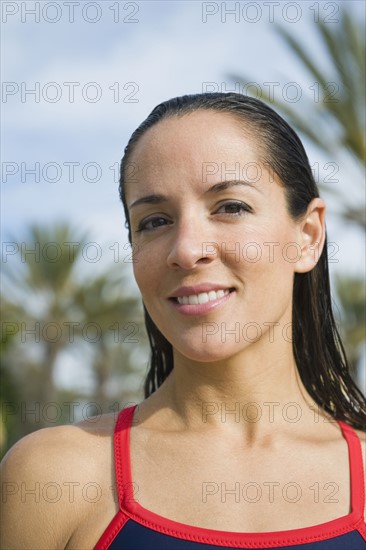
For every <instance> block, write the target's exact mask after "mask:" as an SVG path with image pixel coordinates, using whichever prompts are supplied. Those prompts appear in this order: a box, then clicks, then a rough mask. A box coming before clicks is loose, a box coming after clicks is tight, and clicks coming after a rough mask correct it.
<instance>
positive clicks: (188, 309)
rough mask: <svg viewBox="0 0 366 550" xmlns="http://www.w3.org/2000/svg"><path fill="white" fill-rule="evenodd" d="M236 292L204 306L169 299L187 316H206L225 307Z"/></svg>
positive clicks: (231, 292) (232, 291)
mask: <svg viewBox="0 0 366 550" xmlns="http://www.w3.org/2000/svg"><path fill="white" fill-rule="evenodd" d="M234 292H235V290H234V289H233V290H231V291H230V292H229V294H225V295H224V296H222V297H221V298H216V300H210V301H208V302H205V303H204V304H180V303H179V302H178V300H177V299H176V298H169V302H170V303H171V304H172V306H173V307H175V308H176V309H177V310H178V311H179V312H180V313H183V314H185V315H204V314H205V313H208V312H209V311H211V310H213V309H215V308H217V307H220V306H221V305H224V304H225V302H227V301H228V300H230V296H231V295H232V294H234Z"/></svg>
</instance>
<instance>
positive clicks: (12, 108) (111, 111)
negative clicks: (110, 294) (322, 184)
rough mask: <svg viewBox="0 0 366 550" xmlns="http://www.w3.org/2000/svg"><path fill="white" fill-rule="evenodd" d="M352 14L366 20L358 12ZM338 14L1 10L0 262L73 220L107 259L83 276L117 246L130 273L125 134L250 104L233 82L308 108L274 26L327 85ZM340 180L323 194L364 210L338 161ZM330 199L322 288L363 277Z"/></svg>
mask: <svg viewBox="0 0 366 550" xmlns="http://www.w3.org/2000/svg"><path fill="white" fill-rule="evenodd" d="M347 4H349V5H350V7H351V9H352V10H353V11H354V12H355V13H357V16H358V18H359V19H362V20H364V19H365V4H364V2H362V1H353V2H352V1H350V2H348V1H347ZM339 5H340V2H313V1H311V2H307V1H302V2H284V1H282V2H243V1H242V2H199V1H186V0H185V1H177V2H174V1H160V2H158V1H154V0H149V1H139V2H121V1H118V0H116V1H102V2H88V1H83V0H81V1H79V2H76V1H69V2H66V1H65V2H63V1H57V2H47V1H40V2H31V1H18V2H7V1H3V2H2V3H1V10H2V12H1V20H2V38H1V46H2V54H1V55H2V57H1V65H2V69H1V76H2V103H1V115H2V122H1V138H2V146H1V158H2V161H1V163H2V179H1V185H2V189H1V198H2V206H1V230H2V241H3V258H2V259H3V260H4V259H5V260H6V261H9V262H11V261H17V260H19V255H18V256H17V254H14V255H13V256H7V255H6V254H5V258H4V250H5V251H6V250H8V249H7V248H6V243H9V242H17V243H19V242H21V241H22V240H24V237H25V234H26V229H27V226H28V225H29V224H30V223H37V224H52V223H55V222H57V221H68V222H70V223H71V224H72V226H73V227H74V229H75V234H79V232H81V231H83V230H87V231H88V234H89V235H90V240H91V241H93V242H96V243H97V244H98V245H99V246H100V249H101V251H102V254H101V260H100V262H99V265H98V266H97V265H96V264H95V263H93V262H92V261H88V260H86V261H85V264H84V266H82V268H83V269H84V272H85V273H86V274H87V273H88V272H91V273H93V272H94V270H95V269H96V268H98V267H101V266H104V265H106V264H108V262H110V261H113V260H114V258H115V257H114V254H115V250H116V245H115V243H119V244H118V247H119V251H120V256H118V257H119V258H121V260H122V261H123V260H125V259H126V254H128V245H127V243H128V240H127V231H126V229H125V227H124V214H123V208H122V205H121V204H120V202H119V198H118V189H117V188H118V183H117V181H118V165H119V162H120V159H121V157H122V154H123V149H124V147H125V146H126V144H127V141H128V139H129V137H130V135H131V133H132V132H133V130H134V129H135V128H136V127H137V126H138V125H139V124H140V122H142V120H144V119H145V118H146V116H147V115H148V114H149V113H150V111H151V110H152V109H153V108H154V107H155V106H156V105H157V104H158V103H160V102H161V101H164V100H166V99H168V98H170V97H174V96H177V95H183V94H187V93H197V92H202V91H232V90H234V91H242V92H243V91H245V90H244V89H243V87H242V86H240V83H236V82H234V81H232V79H230V77H229V75H230V74H238V75H241V74H243V75H245V76H248V77H249V78H250V81H251V82H254V83H256V85H257V88H258V89H259V90H261V89H268V86H270V84H268V83H275V84H272V85H273V86H274V93H275V94H280V95H281V96H282V97H284V98H287V99H288V100H289V101H290V102H291V101H292V103H293V105H294V106H296V108H298V109H299V111H300V110H301V108H302V105H303V104H304V101H305V99H306V98H310V99H312V100H313V101H314V100H315V93H316V92H315V88H314V80H313V79H311V77H310V76H309V74H308V73H307V72H306V71H305V70H304V69H303V67H302V66H301V65H300V64H299V62H298V61H297V59H296V57H295V56H294V54H293V53H291V52H290V51H289V50H288V48H287V46H286V45H285V44H284V42H283V41H281V39H280V37H279V36H278V34H277V33H276V26H277V25H280V26H282V27H284V28H286V29H287V30H288V31H290V32H291V33H293V35H294V36H296V37H298V38H300V39H301V40H302V41H303V43H304V44H306V46H307V47H308V48H309V51H311V52H314V53H315V55H316V58H317V60H318V62H319V63H320V64H321V66H322V67H323V68H324V74H329V72H328V71H329V65H328V59H327V55H326V53H325V52H324V50H323V49H322V47H321V44H320V42H319V39H318V36H317V32H316V25H314V22H319V21H323V22H324V23H325V24H326V25H329V28H334V27H336V25H337V21H338V17H339V12H338V9H339ZM296 98H298V100H297V101H295V100H294V99H296ZM304 144H305V146H306V149H307V151H308V154H309V158H310V163H311V165H313V166H314V167H319V168H320V171H321V172H322V173H323V174H326V175H328V176H331V173H332V168H331V167H330V166H329V165H327V164H326V163H327V162H329V160H330V159H329V158H327V157H326V156H325V155H324V154H322V153H320V152H319V151H317V150H316V149H315V148H314V147H313V146H312V145H311V144H310V143H308V142H307V141H306V140H305V139H304ZM337 169H338V172H337V175H336V178H335V179H336V181H335V182H334V183H333V182H332V185H334V188H335V189H337V190H338V191H340V192H342V193H343V196H345V195H344V192H345V191H344V190H345V189H347V197H348V200H349V201H352V202H353V204H356V205H358V204H360V201H361V202H362V201H364V199H365V196H364V188H363V187H362V182H363V181H364V180H362V176H361V175H360V174H359V173H358V172H357V170H356V169H355V168H354V167H353V166H352V165H351V164H349V163H347V161H346V159H344V161H343V159H342V162H341V163H339V166H338V167H337ZM357 181H358V182H361V186H357V185H356V184H355V182H356V183H357ZM324 198H325V197H324ZM328 200H329V211H330V213H329V216H328V217H327V230H328V241H329V242H333V243H334V248H333V251H334V262H332V261H331V265H330V269H331V275H332V276H333V275H334V273H336V272H347V273H350V272H352V273H357V274H364V270H365V241H364V236H363V235H362V234H361V232H360V231H359V230H357V229H355V228H354V227H352V226H349V227H346V226H345V225H344V223H341V222H340V221H339V218H338V217H336V216H335V215H334V214H332V212H331V211H337V210H339V208H340V203H339V199H338V200H337V201H335V200H334V199H332V197H329V199H328ZM327 204H328V203H327ZM4 243H5V248H4ZM113 246H114V248H113ZM111 247H112V248H111ZM104 262H105V264H104ZM125 265H126V264H125ZM130 267H131V265H130V266H129V268H130ZM90 270H91V271H90ZM131 285H132V286H134V282H133V278H132V269H131Z"/></svg>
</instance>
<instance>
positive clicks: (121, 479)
mask: <svg viewBox="0 0 366 550" xmlns="http://www.w3.org/2000/svg"><path fill="white" fill-rule="evenodd" d="M136 407H137V405H133V406H131V407H127V408H125V409H123V410H122V411H121V412H120V413H119V415H118V419H117V422H116V427H115V432H114V455H115V468H116V481H117V490H118V499H119V503H120V509H119V511H118V512H117V514H116V516H115V517H114V518H113V519H112V521H111V522H110V524H109V525H108V527H107V529H106V530H105V531H104V533H103V535H102V536H101V538H100V539H99V541H98V543H97V544H96V546H95V549H94V550H107V549H108V550H140V549H141V550H143V549H144V550H145V549H146V550H223V549H224V550H225V549H230V548H241V549H249V548H252V549H256V550H264V549H268V548H272V549H274V548H275V549H277V550H281V549H282V550H366V523H365V521H364V506H365V490H364V468H363V460H362V453H361V443H360V440H359V438H358V436H357V434H356V432H355V431H354V430H353V428H351V427H350V426H348V425H347V424H346V423H344V422H341V421H340V420H338V421H337V422H338V424H339V426H340V428H341V430H342V433H343V436H344V438H345V439H346V441H347V445H348V454H349V463H350V476H351V477H350V479H351V509H352V512H351V513H350V514H348V515H346V516H342V517H340V518H338V519H335V520H332V521H327V522H326V523H321V524H318V525H314V526H312V527H304V528H301V529H291V530H288V531H275V532H272V533H271V532H265V533H239V532H237V533H235V532H228V531H217V530H213V529H204V528H201V527H195V526H190V525H186V524H184V523H179V522H177V521H173V520H170V519H167V518H164V517H162V516H159V515H158V514H155V513H154V512H150V511H149V510H147V509H146V508H143V507H142V506H140V504H139V503H138V502H137V501H135V500H134V498H133V484H132V480H131V464H130V427H131V422H132V418H133V413H134V410H135V408H136ZM123 488H124V490H123ZM126 489H129V490H126Z"/></svg>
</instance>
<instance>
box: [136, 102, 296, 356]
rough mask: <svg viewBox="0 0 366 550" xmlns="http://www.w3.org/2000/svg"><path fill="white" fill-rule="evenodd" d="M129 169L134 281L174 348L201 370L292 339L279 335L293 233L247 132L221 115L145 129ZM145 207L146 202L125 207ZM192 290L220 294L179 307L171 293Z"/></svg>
mask: <svg viewBox="0 0 366 550" xmlns="http://www.w3.org/2000/svg"><path fill="white" fill-rule="evenodd" d="M248 130H249V129H248ZM253 135H254V133H253ZM130 162H131V163H133V166H134V167H135V168H134V170H133V171H129V172H131V174H132V175H131V176H130V177H127V178H126V200H127V205H128V209H129V213H130V221H131V233H132V246H133V251H134V263H133V269H134V275H135V278H136V282H137V284H138V287H139V289H140V291H141V294H142V298H143V301H144V303H145V306H146V308H147V310H148V312H149V314H150V316H151V318H152V319H153V321H154V322H155V324H156V325H157V327H158V328H159V330H160V331H161V332H162V333H163V334H164V336H165V337H166V338H167V340H168V341H169V342H170V343H171V344H172V346H173V347H174V348H176V349H177V350H178V351H179V352H180V353H181V354H183V355H184V356H186V357H188V358H190V359H192V360H197V361H203V362H208V361H216V360H222V359H225V358H226V359H227V358H228V357H231V356H233V355H235V354H237V353H240V352H241V351H242V350H244V349H245V348H247V347H248V346H250V345H252V344H253V342H254V341H257V340H259V339H261V338H262V339H266V341H267V342H270V343H272V344H273V343H274V341H276V338H291V328H289V327H287V329H286V326H285V325H286V323H289V322H291V308H292V290H293V277H294V272H295V270H296V265H297V264H296V260H298V259H299V258H300V256H301V249H300V245H301V243H300V238H299V235H300V233H299V227H298V225H297V224H295V223H294V222H293V221H292V220H291V219H290V217H289V215H288V213H287V210H286V204H285V195H284V190H283V188H282V187H281V186H280V185H279V184H278V183H277V182H276V181H275V179H274V176H273V172H272V171H271V169H270V168H269V166H267V167H266V166H264V165H263V164H260V163H259V154H258V145H257V143H256V140H255V139H254V137H250V132H249V131H248V132H244V131H243V129H242V128H240V126H239V124H238V122H237V120H236V119H234V118H233V117H231V116H230V115H228V114H224V113H217V112H213V111H203V110H201V111H196V112H194V113H192V114H189V115H185V116H183V117H181V118H170V119H166V120H163V121H162V122H160V123H158V124H157V125H155V126H153V127H152V128H150V129H149V130H148V131H147V132H146V133H145V134H144V135H143V136H142V137H141V138H140V140H139V141H138V142H137V144H136V146H135V149H134V150H133V153H132V155H131V157H130ZM224 182H227V183H226V184H224ZM249 184H250V185H249ZM151 196H156V197H155V198H154V197H153V198H151ZM144 197H150V199H146V200H145V201H141V202H140V203H139V204H135V205H133V203H135V202H136V201H139V200H140V199H142V198H144ZM198 285H209V286H211V287H212V288H213V289H215V288H216V289H222V290H223V291H224V293H223V292H219V293H218V294H216V293H215V291H212V290H211V292H208V291H209V288H206V289H205V287H203V288H198V289H193V291H192V289H191V290H188V291H187V292H186V293H188V294H189V295H190V296H191V298H188V299H187V298H186V299H185V302H187V300H188V302H189V303H188V304H187V303H183V304H179V303H178V300H177V295H178V294H179V290H177V289H179V288H180V287H183V286H194V287H196V286H198ZM228 289H230V292H229V293H227V292H228ZM204 290H206V291H207V292H204ZM183 294H184V291H183ZM198 294H201V296H198V298H195V297H192V296H193V295H198ZM222 294H224V295H223V296H222ZM181 301H182V300H181ZM197 302H202V304H199V303H198V304H197ZM274 323H279V325H276V326H274ZM271 338H272V342H271Z"/></svg>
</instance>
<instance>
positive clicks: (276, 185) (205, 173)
mask: <svg viewBox="0 0 366 550" xmlns="http://www.w3.org/2000/svg"><path fill="white" fill-rule="evenodd" d="M120 192H121V199H122V202H123V205H124V209H125V215H126V220H127V221H126V223H127V227H128V230H129V239H130V242H131V245H132V247H133V251H134V263H133V269H134V275H135V278H136V282H137V284H138V286H139V289H140V291H141V295H142V299H143V303H144V308H145V319H146V326H147V330H148V334H149V338H150V344H151V350H152V356H151V368H150V371H149V373H148V376H147V379H146V383H145V400H144V401H143V402H142V403H139V404H138V405H137V406H136V405H134V406H130V407H127V408H125V409H124V410H123V411H121V413H120V414H119V417H118V420H117V422H116V419H115V418H114V416H113V415H104V416H102V417H101V418H99V419H98V421H97V422H95V423H90V422H82V423H79V424H77V425H74V426H63V427H58V428H51V429H45V430H40V431H39V432H36V433H34V434H32V435H30V436H28V437H26V438H24V439H23V440H21V441H20V442H19V443H18V444H17V445H15V446H14V447H13V449H12V450H11V451H10V452H9V454H8V457H7V458H6V459H5V461H4V478H3V479H4V481H5V484H6V485H5V486H6V505H7V506H6V511H5V513H4V514H3V518H4V527H3V531H4V541H5V543H4V546H3V548H37V549H46V548H47V549H50V548H70V549H79V548H96V549H98V550H101V549H107V548H109V549H119V548H120V549H124V548H126V549H139V548H149V549H159V550H160V549H169V550H170V549H171V550H178V549H179V550H180V549H187V550H191V549H192V550H193V549H198V548H199V549H201V548H202V549H205V548H207V549H213V548H257V549H260V548H291V549H292V550H294V549H296V550H299V549H303V550H305V549H306V550H310V549H311V550H313V548H314V549H319V550H324V549H340V548H347V549H350V548H352V549H353V550H358V549H361V548H365V547H366V524H365V515H364V514H365V510H364V501H365V497H364V494H365V493H364V483H365V481H364V473H363V461H364V458H365V449H364V446H365V442H366V437H365V420H366V406H365V399H364V398H363V396H362V395H361V393H360V392H359V390H358V389H357V388H356V386H355V385H354V383H353V382H352V379H351V377H350V375H349V372H348V364H347V361H346V358H345V355H344V350H343V347H342V344H341V342H340V339H339V335H338V332H337V329H336V325H335V322H334V318H333V314H332V309H331V297H330V289H329V275H328V260H327V239H326V228H325V208H326V207H325V203H324V201H323V200H322V199H321V198H320V197H319V193H318V189H317V186H316V184H315V182H314V179H313V177H312V173H311V169H310V166H309V163H308V159H307V156H306V153H305V151H304V149H303V146H302V144H301V142H300V140H299V138H298V137H297V135H296V134H295V133H294V131H293V130H292V129H291V128H290V127H289V126H288V125H287V123H286V122H285V121H284V120H283V119H282V118H281V117H280V116H279V115H277V114H276V113H275V112H274V111H273V110H272V109H270V108H269V107H267V106H266V105H264V104H263V103H262V102H260V101H258V100H255V99H252V98H249V97H246V96H243V95H239V94H234V93H228V94H197V95H192V96H183V97H179V98H174V99H172V100H169V101H167V102H164V103H162V104H161V105H158V106H157V107H156V108H155V109H154V110H153V112H152V113H151V114H150V115H149V117H148V118H147V119H146V120H145V121H144V122H143V123H142V124H141V126H140V127H139V128H138V129H137V130H136V131H135V132H134V134H133V135H132V137H131V139H130V141H129V143H128V145H127V147H126V149H125V155H124V158H123V159H122V164H121V181H120ZM113 434H114V441H113ZM362 453H363V454H362ZM12 484H13V485H12ZM22 487H23V489H22ZM60 488H61V494H60V491H59V489H60ZM37 490H38V492H37ZM32 491H33V492H32ZM52 491H53V492H52ZM58 496H59V498H58V500H57V497H58Z"/></svg>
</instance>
